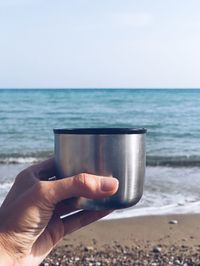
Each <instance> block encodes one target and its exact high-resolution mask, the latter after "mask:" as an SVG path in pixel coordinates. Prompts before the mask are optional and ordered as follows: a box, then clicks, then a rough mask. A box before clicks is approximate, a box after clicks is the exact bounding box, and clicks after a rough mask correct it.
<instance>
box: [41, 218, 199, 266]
mask: <svg viewBox="0 0 200 266" xmlns="http://www.w3.org/2000/svg"><path fill="white" fill-rule="evenodd" d="M41 265H45V266H49V265H90V266H92V265H96V266H97V265H99V266H100V265H154V266H156V265H184V266H187V265H190V266H192V265H200V215H169V216H146V217H137V218H129V219H119V220H111V221H99V222H96V223H94V224H91V225H89V226H87V227H85V228H82V229H81V230H79V231H77V232H75V233H73V234H71V235H68V236H67V237H65V239H64V240H63V241H62V242H61V243H60V244H59V245H58V246H57V248H56V249H54V250H53V251H52V252H51V254H50V255H49V256H48V258H46V259H45V261H44V262H43V264H41Z"/></svg>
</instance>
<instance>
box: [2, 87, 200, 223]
mask: <svg viewBox="0 0 200 266" xmlns="http://www.w3.org/2000/svg"><path fill="white" fill-rule="evenodd" d="M77 127H79V128H80V127H140V128H141V127H144V128H146V129H147V131H148V133H147V136H146V151H147V167H146V176H145V185H144V194H143V197H142V199H141V200H140V202H139V203H138V204H137V205H136V206H133V207H130V208H128V209H123V210H117V211H115V212H114V213H112V214H111V215H110V216H109V219H115V218H125V217H134V216H145V215H164V214H183V213H184V214H185V213H186V214H187V213H188V214H189V213H200V90H198V89H0V204H1V203H2V202H3V199H4V198H5V196H6V194H7V193H8V191H9V189H10V187H11V185H12V183H13V181H14V179H15V176H16V175H17V174H18V173H19V172H20V171H21V170H22V169H24V168H26V167H27V166H29V165H30V164H33V163H35V162H37V161H40V160H43V159H46V158H49V157H51V156H52V155H53V153H54V134H53V129H54V128H77Z"/></svg>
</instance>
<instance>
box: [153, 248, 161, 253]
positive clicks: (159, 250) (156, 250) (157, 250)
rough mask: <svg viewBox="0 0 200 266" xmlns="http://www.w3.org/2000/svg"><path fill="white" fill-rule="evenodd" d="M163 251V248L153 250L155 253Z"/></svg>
mask: <svg viewBox="0 0 200 266" xmlns="http://www.w3.org/2000/svg"><path fill="white" fill-rule="evenodd" d="M161 251H162V248H161V247H154V248H153V252H155V253H160V252H161Z"/></svg>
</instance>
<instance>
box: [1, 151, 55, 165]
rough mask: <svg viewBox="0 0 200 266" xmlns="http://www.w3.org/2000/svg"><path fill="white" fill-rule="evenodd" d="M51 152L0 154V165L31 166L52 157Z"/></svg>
mask: <svg viewBox="0 0 200 266" xmlns="http://www.w3.org/2000/svg"><path fill="white" fill-rule="evenodd" d="M52 156H53V153H52V152H51V151H43V152H37V153H27V154H20V153H13V154H0V164H31V163H36V162H40V161H42V160H45V159H47V158H49V157H52Z"/></svg>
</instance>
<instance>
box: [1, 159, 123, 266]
mask: <svg viewBox="0 0 200 266" xmlns="http://www.w3.org/2000/svg"><path fill="white" fill-rule="evenodd" d="M55 174H56V173H55V162H54V159H49V160H47V161H44V162H42V163H40V164H37V165H33V166H30V167H29V168H27V169H25V170H24V171H22V172H21V173H20V174H19V175H18V176H17V177H16V180H15V182H14V184H13V186H12V188H11V190H10V191H9V193H8V195H7V197H6V199H5V200H4V202H3V204H2V206H1V208H0V264H1V265H6V266H7V265H8V266H10V265H14V266H18V265H20V266H23V265H25V266H29V265H30V266H36V265H39V264H40V262H42V261H43V259H44V258H45V257H46V256H47V254H48V253H49V252H50V251H51V250H52V248H53V247H54V246H55V245H56V244H57V243H58V242H59V241H60V240H61V239H62V238H63V237H64V236H65V235H66V234H69V233H71V232H73V231H75V230H78V229H79V228H81V227H83V226H85V225H87V224H89V223H92V222H94V221H96V220H98V219H100V218H102V217H103V216H105V215H107V214H108V213H110V211H79V212H78V213H75V214H71V215H69V216H67V217H65V218H63V219H61V218H60V217H61V216H62V215H64V214H70V213H71V212H73V211H75V208H74V206H73V205H72V204H68V205H67V204H64V203H63V202H62V200H64V199H71V198H74V197H87V198H103V197H107V196H111V195H113V194H114V193H115V192H116V191H117V189H118V181H117V179H115V178H106V177H100V176H93V175H89V174H79V175H77V176H74V177H68V178H64V179H61V180H54V181H48V180H49V178H51V177H53V176H55ZM69 202H70V201H69ZM3 263H4V264H3Z"/></svg>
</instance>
